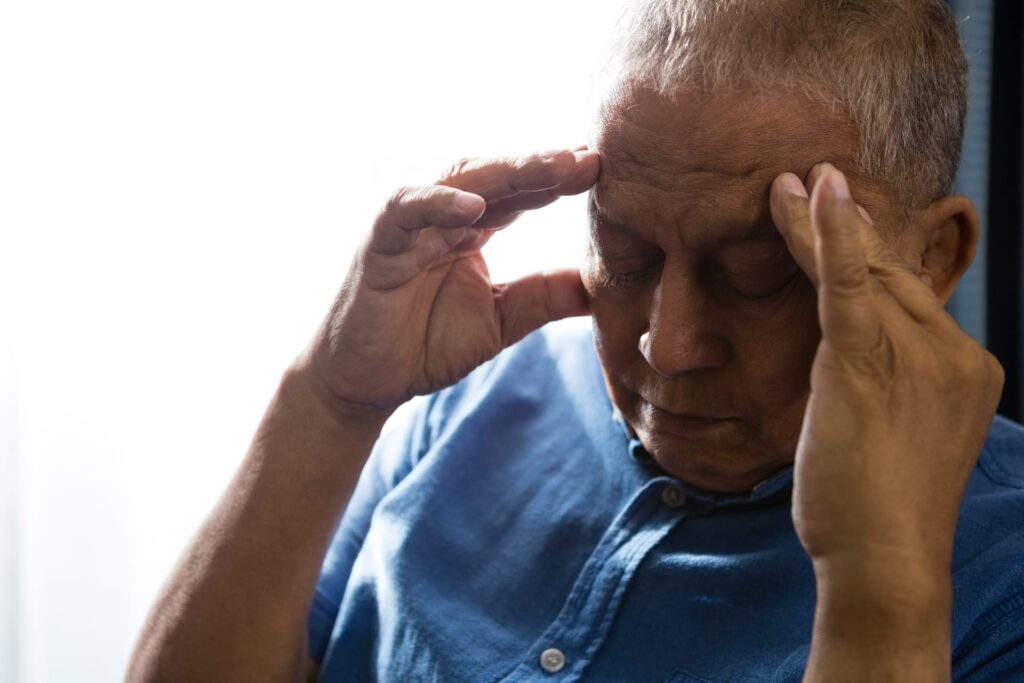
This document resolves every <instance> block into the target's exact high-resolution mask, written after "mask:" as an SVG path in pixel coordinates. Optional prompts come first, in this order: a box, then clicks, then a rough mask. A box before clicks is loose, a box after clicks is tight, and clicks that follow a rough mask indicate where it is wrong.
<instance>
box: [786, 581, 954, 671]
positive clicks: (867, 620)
mask: <svg viewBox="0 0 1024 683" xmlns="http://www.w3.org/2000/svg"><path fill="white" fill-rule="evenodd" d="M900 583H903V585H902V586H900V585H899V584H900ZM951 602H952V588H951V585H950V582H949V581H948V580H943V579H942V578H938V579H935V578H931V577H928V578H920V579H918V580H915V581H912V582H909V583H905V582H902V581H900V582H894V581H892V577H891V576H882V575H879V576H876V577H874V578H865V577H863V576H858V577H857V578H856V579H854V578H850V577H846V578H836V577H833V578H832V579H831V580H823V579H822V578H820V577H819V579H818V603H817V608H816V610H815V617H814V632H813V635H812V639H811V653H810V656H809V659H808V664H807V671H806V673H805V676H804V681H805V683H812V682H813V683H817V682H819V681H828V682H829V683H834V682H842V681H851V682H852V681H857V682H858V683H860V682H865V681H900V682H903V681H927V682H928V683H932V682H936V683H940V682H941V681H948V680H950V671H951V664H950V639H951V635H950V628H951V626H950V619H951Z"/></svg>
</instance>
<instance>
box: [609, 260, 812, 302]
mask: <svg viewBox="0 0 1024 683" xmlns="http://www.w3.org/2000/svg"><path fill="white" fill-rule="evenodd" d="M601 270H602V272H601V279H602V284H603V285H604V286H606V287H614V288H616V289H625V288H627V287H629V286H631V285H634V284H638V283H639V282H641V281H643V280H644V279H646V278H648V277H651V276H652V274H653V271H654V270H656V267H650V268H646V269H644V270H635V271H631V272H628V273H611V272H609V271H608V270H607V269H605V268H602V269H601ZM796 276H797V270H796V269H794V271H793V273H792V274H791V275H790V276H789V277H787V278H786V279H785V280H783V281H782V282H781V283H779V285H778V286H777V287H775V288H773V289H772V290H771V291H770V292H766V293H764V294H757V295H751V294H748V293H746V292H744V291H743V290H741V289H737V288H736V287H733V286H732V285H731V284H729V283H728V281H726V279H725V278H724V277H723V278H721V279H720V281H721V283H722V285H723V286H724V287H725V289H726V290H728V292H729V293H730V294H731V295H733V296H735V297H737V298H740V299H743V300H744V301H753V302H756V301H765V300H767V299H770V298H772V297H774V296H775V295H777V294H779V293H780V292H782V291H783V290H785V289H786V288H787V287H788V286H789V285H790V284H792V283H793V281H794V280H795V279H796Z"/></svg>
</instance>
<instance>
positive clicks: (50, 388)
mask: <svg viewBox="0 0 1024 683" xmlns="http://www.w3.org/2000/svg"><path fill="white" fill-rule="evenodd" d="M619 5H620V3H619V1H618V0H604V1H595V0H557V1H554V0H517V1H516V2H501V3H498V2H484V1H480V0H475V1H471V0H447V1H442V0H436V1H434V2H422V0H421V1H418V2H417V1H412V0H410V1H408V2H372V3H371V2H365V3H352V2H340V1H338V2H331V3H327V2H288V3H285V2H281V1H278V2H259V1H249V2H238V1H230V0H203V1H202V2H198V1H194V0H184V1H181V0H179V1H178V2H173V3H171V2H163V3H155V2H143V1H140V0H133V1H132V2H128V1H123V2H115V1H113V0H93V1H91V2H80V1H71V0H64V1H54V0H50V1H46V0H36V1H33V2H24V1H22V2H19V1H17V0H11V2H7V3H5V4H4V5H3V7H2V9H0V681H2V682H5V683H6V682H7V681H10V682H12V683H13V682H15V681H17V682H19V683H28V682H29V681H31V682H32V683H38V682H44V681H62V682H63V681H82V682H91V681H114V680H118V679H119V678H120V677H121V676H122V675H123V671H124V666H125V664H126V660H127V657H128V654H129V652H130V650H131V646H132V643H133V640H134V638H135V636H136V634H137V631H138V629H139V627H140V626H141V623H142V620H143V618H144V617H145V614H146V612H147V610H148V608H149V605H150V604H151V602H152V600H153V598H154V596H155V593H156V591H157V590H158V588H159V586H160V584H161V582H162V581H163V580H164V579H165V578H166V576H167V574H168V572H169V571H170V569H171V567H172V565H173V563H174V561H175V559H176V558H177V556H178V555H179V553H180V552H181V550H182V548H183V547H184V545H185V544H186V543H187V541H188V540H189V538H190V536H191V534H192V533H193V532H194V530H195V529H196V527H197V525H198V524H199V523H200V521H201V520H202V518H203V516H204V515H205V513H206V512H207V510H208V509H209V508H210V507H211V505H212V504H213V502H214V500H215V498H216V497H217V496H218V495H219V493H220V491H221V490H222V488H223V487H224V485H225V483H226V481H227V479H228V477H229V476H230V474H231V472H232V471H233V469H234V467H235V466H236V464H237V463H238V461H239V459H240V458H241V457H242V455H243V453H244V451H245V448H246V446H247V442H248V439H249V436H250V435H251V433H252V431H253V428H254V426H255V424H256V422H257V420H258V419H259V416H260V413H261V411H262V409H263V406H264V404H265V403H266V401H267V399H268V397H269V396H270V393H271V391H272V390H273V388H274V386H275V383H276V381H277V378H278V377H279V374H280V372H281V371H282V369H283V368H284V367H285V366H286V364H287V363H288V362H289V361H290V360H291V359H292V358H293V357H294V355H295V354H296V353H297V352H298V351H299V350H300V349H301V348H302V346H303V345H304V343H305V342H306V340H307V338H308V337H309V335H310V334H311V333H312V331H313V329H314V327H315V326H316V324H317V323H318V322H319V319H320V317H321V315H322V314H323V312H324V311H325V309H326V307H327V305H328V303H329V301H330V299H331V297H332V295H333V293H334V289H335V287H336V286H337V285H338V284H339V282H340V280H341V277H342V274H343V272H344V271H345V269H346V267H347V264H348V262H349V259H350V256H351V253H352V251H353V248H354V246H355V244H356V242H357V240H358V239H359V238H360V237H361V235H362V234H363V233H364V231H365V230H366V229H367V227H368V226H369V224H370V221H371V220H372V217H373V215H374V213H375V211H376V209H377V207H378V206H379V205H380V204H381V203H382V202H383V201H384V199H385V198H386V197H387V195H388V194H389V193H390V192H391V190H392V189H393V188H395V187H397V186H398V185H403V184H421V183H426V182H430V181H432V180H434V179H435V178H436V176H437V175H438V174H439V172H440V171H441V170H442V169H443V168H444V167H445V166H446V165H447V164H449V163H451V162H453V161H455V160H456V159H458V158H459V157H463V156H479V155H489V154H509V153H520V152H529V151H533V150H537V149H545V148H552V147H569V146H575V145H577V144H582V143H584V142H587V136H588V129H589V126H590V120H591V111H592V104H591V101H592V100H591V87H592V82H593V75H594V71H595V67H596V66H597V65H598V64H599V61H600V59H599V57H600V54H601V52H602V50H603V49H604V47H605V45H606V43H607V41H608V38H609V36H610V34H611V32H612V29H613V25H614V19H615V17H617V16H618V11H619ZM584 219H585V210H584V204H583V200H582V199H581V198H573V199H570V200H563V201H562V202H561V203H560V204H558V205H555V206H553V207H551V208H549V209H546V210H544V211H542V212H540V213H538V214H535V215H533V216H529V217H527V218H525V219H523V220H522V221H521V223H519V224H516V225H515V226H513V227H512V228H510V229H509V230H508V231H506V232H505V233H503V234H502V235H499V236H498V237H497V238H496V239H495V240H494V241H493V242H492V243H491V245H489V246H488V257H489V262H490V264H491V269H492V274H493V275H494V276H495V279H496V280H501V279H505V278H508V277H512V276H514V275H518V274H522V273H525V272H529V271H532V270H535V269H540V268H546V267H554V266H565V265H576V264H577V263H578V261H579V258H580V256H581V253H582V245H583V241H584V231H585V221H584Z"/></svg>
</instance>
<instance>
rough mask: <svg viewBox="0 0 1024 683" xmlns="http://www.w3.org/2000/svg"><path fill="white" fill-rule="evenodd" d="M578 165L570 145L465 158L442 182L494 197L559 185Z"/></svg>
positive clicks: (450, 170)
mask: <svg viewBox="0 0 1024 683" xmlns="http://www.w3.org/2000/svg"><path fill="white" fill-rule="evenodd" d="M575 165H576V154H575V153H574V152H573V151H572V150H568V149H563V150H553V151H550V152H538V153H536V154H529V155H526V156H517V157H498V158H493V159H463V160H461V161H459V162H457V163H456V164H454V165H453V166H452V167H451V168H449V169H448V170H447V171H446V172H445V173H444V176H443V178H442V179H441V180H440V181H439V183H438V184H439V185H447V186H449V187H457V188H459V189H460V190H465V191H466V192H472V193H474V194H478V195H480V196H481V197H483V198H484V199H486V200H487V201H491V200H495V199H502V198H504V197H511V196H512V195H515V194H519V193H520V192H536V191H539V190H550V189H551V188H554V187H558V186H559V185H561V184H562V183H563V182H565V180H566V179H567V178H568V177H569V176H570V175H571V174H572V171H573V168H574V167H575Z"/></svg>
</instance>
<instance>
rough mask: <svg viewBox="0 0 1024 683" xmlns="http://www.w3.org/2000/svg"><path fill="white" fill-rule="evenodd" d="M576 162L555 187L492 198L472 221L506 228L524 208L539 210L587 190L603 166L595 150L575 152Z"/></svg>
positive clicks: (478, 225) (481, 226)
mask: <svg viewBox="0 0 1024 683" xmlns="http://www.w3.org/2000/svg"><path fill="white" fill-rule="evenodd" d="M575 157H576V163H575V166H573V169H572V171H571V172H570V173H569V174H568V176H566V178H565V179H564V180H563V181H562V182H561V183H560V184H559V185H557V186H556V187H553V188H551V189H548V190H538V191H535V192H520V193H519V194H516V195H512V196H510V197H505V198H503V199H498V200H495V201H490V202H488V203H487V210H486V211H485V212H484V215H483V216H481V217H480V219H479V220H478V221H477V222H476V223H474V224H473V227H475V228H504V227H505V226H507V225H509V224H510V223H511V222H512V221H514V220H515V219H516V218H518V217H519V215H520V214H521V213H522V212H524V211H530V210H533V209H539V208H541V207H544V206H547V205H548V204H551V203H552V202H554V201H556V200H557V199H558V198H559V197H567V196H569V195H576V194H579V193H581V192H585V191H586V190H588V189H589V188H590V187H592V186H593V185H594V183H595V182H597V176H598V173H599V172H600V169H601V164H600V159H599V157H598V155H597V153H596V152H588V151H585V150H580V151H577V152H575Z"/></svg>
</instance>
